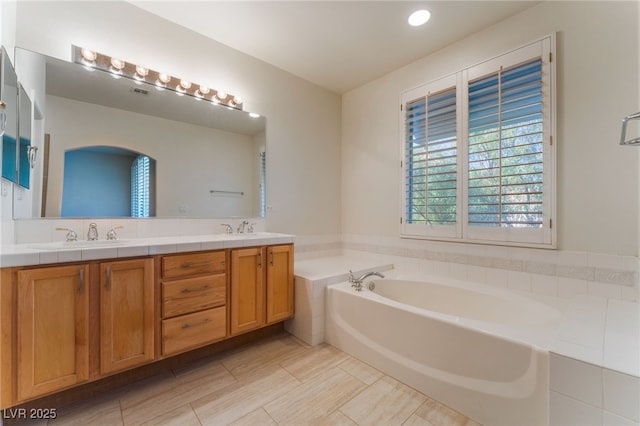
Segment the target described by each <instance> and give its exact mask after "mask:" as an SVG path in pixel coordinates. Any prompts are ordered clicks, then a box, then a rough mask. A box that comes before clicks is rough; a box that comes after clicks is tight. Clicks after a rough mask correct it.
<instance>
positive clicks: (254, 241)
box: [0, 232, 295, 268]
mask: <svg viewBox="0 0 640 426" xmlns="http://www.w3.org/2000/svg"><path fill="white" fill-rule="evenodd" d="M294 240H295V237H294V236H293V235H289V234H279V233H273V232H255V233H244V234H231V235H227V234H208V235H188V236H174V237H157V238H133V239H122V240H115V241H106V240H99V241H95V242H92V241H84V240H79V241H77V242H76V244H74V243H73V242H69V243H65V242H62V241H58V242H50V243H25V244H11V245H3V246H0V267H2V268H6V267H12V266H32V265H44V264H52V263H63V262H79V261H88V260H98V259H115V258H120V257H133V256H149V255H156V254H171V253H181V252H190V251H203V250H220V249H227V248H241V247H252V246H261V245H273V244H289V243H293V242H294Z"/></svg>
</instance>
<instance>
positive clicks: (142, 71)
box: [133, 65, 149, 81]
mask: <svg viewBox="0 0 640 426" xmlns="http://www.w3.org/2000/svg"><path fill="white" fill-rule="evenodd" d="M147 75H149V68H145V67H142V66H140V65H136V73H135V75H134V76H133V78H135V79H136V80H140V81H144V79H145V77H146V76H147Z"/></svg>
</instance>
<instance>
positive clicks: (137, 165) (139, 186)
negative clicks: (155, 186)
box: [131, 155, 151, 217]
mask: <svg viewBox="0 0 640 426" xmlns="http://www.w3.org/2000/svg"><path fill="white" fill-rule="evenodd" d="M149 169H150V161H149V157H147V156H145V155H139V156H138V157H137V158H136V159H135V160H134V162H133V164H132V165H131V217H149V214H150V197H151V179H150V177H149V175H150V171H149Z"/></svg>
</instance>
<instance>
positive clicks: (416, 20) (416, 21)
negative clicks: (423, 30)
mask: <svg viewBox="0 0 640 426" xmlns="http://www.w3.org/2000/svg"><path fill="white" fill-rule="evenodd" d="M429 18H431V12H429V11H428V10H427V9H421V10H416V11H415V12H413V13H412V14H411V15H409V19H408V20H407V21H408V22H409V25H411V26H412V27H419V26H420V25H424V24H426V23H427V21H428V20H429Z"/></svg>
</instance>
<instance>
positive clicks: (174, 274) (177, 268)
mask: <svg viewBox="0 0 640 426" xmlns="http://www.w3.org/2000/svg"><path fill="white" fill-rule="evenodd" d="M225 267H226V253H225V252H224V251H216V252H206V253H191V254H178V255H174V256H164V257H163V258H162V277H163V278H182V277H189V276H196V275H205V274H215V273H219V272H224V271H225Z"/></svg>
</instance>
